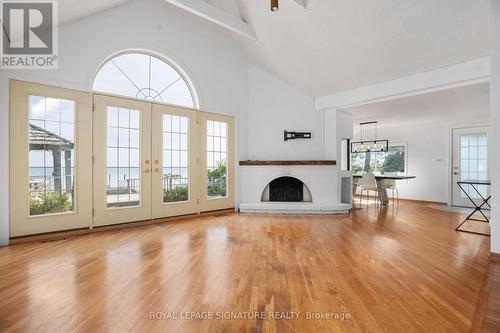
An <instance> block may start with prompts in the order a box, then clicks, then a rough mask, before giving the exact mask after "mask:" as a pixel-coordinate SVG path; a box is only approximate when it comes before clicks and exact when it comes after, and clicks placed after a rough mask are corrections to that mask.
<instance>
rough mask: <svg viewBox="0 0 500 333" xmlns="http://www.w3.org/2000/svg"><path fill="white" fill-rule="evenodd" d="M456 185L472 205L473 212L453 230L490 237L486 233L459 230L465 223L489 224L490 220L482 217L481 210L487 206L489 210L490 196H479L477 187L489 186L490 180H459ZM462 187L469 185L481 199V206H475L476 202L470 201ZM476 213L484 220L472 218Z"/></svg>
mask: <svg viewBox="0 0 500 333" xmlns="http://www.w3.org/2000/svg"><path fill="white" fill-rule="evenodd" d="M457 185H458V187H460V189H461V190H462V192H464V193H465V195H466V196H467V198H469V200H470V202H472V204H473V205H474V211H473V212H472V213H470V214H469V216H467V217H466V218H465V220H464V221H463V222H462V223H460V224H459V225H458V226H457V227H456V228H455V230H457V231H463V232H469V233H471V234H479V235H486V236H490V234H486V233H482V232H475V231H469V230H460V227H461V226H462V225H463V224H464V223H465V222H467V221H478V222H484V223H489V222H490V219H489V218H488V217H487V216H486V215H484V213H483V209H484V208H485V207H484V206H485V205H486V206H488V207H489V208H491V206H490V204H489V202H488V201H490V199H491V194H490V195H489V196H488V197H486V198H485V197H483V195H482V194H481V192H479V190H478V188H477V186H480V185H487V186H489V185H491V181H490V180H460V181H458V182H457ZM463 185H470V186H471V187H472V188H473V189H474V191H476V193H477V194H478V195H479V197H480V198H481V200H482V202H481V204H479V205H478V204H477V203H476V201H474V199H472V198H471V197H470V195H469V193H468V192H467V191H466V190H465V189H464V188H463V187H462V186H463ZM476 212H479V213H481V215H482V216H483V217H484V219H477V218H474V217H473V216H474V214H475V213H476Z"/></svg>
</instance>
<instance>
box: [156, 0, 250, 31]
mask: <svg viewBox="0 0 500 333" xmlns="http://www.w3.org/2000/svg"><path fill="white" fill-rule="evenodd" d="M165 1H166V2H168V3H170V4H172V5H174V6H176V7H179V8H181V9H184V10H186V11H188V12H190V13H192V14H195V15H197V16H199V17H201V18H204V19H206V20H208V21H210V22H212V23H215V24H217V25H219V26H221V27H223V28H226V29H228V30H230V31H232V32H235V33H237V34H239V35H241V36H243V37H246V38H248V39H251V40H253V41H256V40H257V36H256V35H255V32H254V30H253V28H252V27H251V26H250V24H248V23H246V22H245V21H243V20H242V19H241V18H239V17H236V16H233V15H231V14H229V13H226V12H224V11H222V10H220V9H219V8H217V7H215V6H213V5H211V4H209V3H207V2H205V1H200V0H165Z"/></svg>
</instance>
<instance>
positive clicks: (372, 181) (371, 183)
mask: <svg viewBox="0 0 500 333" xmlns="http://www.w3.org/2000/svg"><path fill="white" fill-rule="evenodd" d="M360 186H361V200H360V204H362V203H363V192H364V191H366V201H367V202H368V201H369V199H370V198H369V197H370V191H373V192H376V193H377V196H378V197H380V191H383V189H379V188H378V186H377V179H376V178H375V175H374V174H373V172H365V173H363V175H362V176H361V183H360ZM375 202H376V203H377V202H379V200H376V201H375Z"/></svg>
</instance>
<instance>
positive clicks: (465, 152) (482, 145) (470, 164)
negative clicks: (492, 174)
mask: <svg viewBox="0 0 500 333" xmlns="http://www.w3.org/2000/svg"><path fill="white" fill-rule="evenodd" d="M487 178H488V137H487V134H486V133H474V134H461V135H460V180H487ZM462 187H463V188H464V189H465V190H466V191H467V193H468V194H469V196H470V197H471V198H475V199H477V198H479V195H478V194H477V193H476V191H475V190H474V188H473V187H472V186H471V185H462ZM476 188H477V189H478V190H479V192H480V193H481V195H482V196H483V197H485V196H486V195H487V191H488V187H487V186H476ZM460 196H461V197H462V198H466V195H465V193H463V192H462V191H460Z"/></svg>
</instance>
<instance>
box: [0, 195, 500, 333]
mask: <svg viewBox="0 0 500 333" xmlns="http://www.w3.org/2000/svg"><path fill="white" fill-rule="evenodd" d="M462 217H463V216H462V215H459V214H454V213H450V212H445V211H440V210H435V209H432V208H429V207H427V204H419V203H409V202H401V204H400V205H399V206H398V207H396V206H388V207H382V208H380V207H374V206H370V207H368V208H367V207H365V208H364V209H362V210H357V211H355V212H353V213H351V214H350V215H344V216H298V215H294V216H283V215H278V216H276V215H256V214H235V213H230V214H224V215H222V216H216V217H201V218H193V219H189V220H184V221H178V222H172V223H164V224H158V225H149V226H143V227H137V228H129V229H123V230H113V231H109V232H101V233H95V234H89V235H83V236H78V237H74V238H71V239H68V240H62V241H54V242H46V243H41V242H36V243H35V242H33V243H25V244H17V245H13V246H10V247H5V248H0V331H2V332H14V331H17V332H52V331H57V332H71V331H74V332H123V331H132V332H156V331H162V332H205V331H217V332H242V331H249V332H329V331H332V332H339V331H345V332H357V331H360V332H367V331H370V332H379V331H385V332H417V331H418V332H420V331H421V332H467V331H469V330H470V329H471V328H474V329H476V330H479V331H480V330H481V329H482V328H483V327H484V325H485V323H486V325H489V326H488V327H485V330H490V329H492V328H493V331H494V329H495V327H498V326H495V325H496V324H495V323H498V318H499V317H498V316H499V314H498V308H496V311H497V312H496V314H495V312H488V310H487V308H488V301H485V292H487V293H488V295H489V296H491V295H492V293H494V294H498V293H499V292H500V290H499V288H496V289H492V288H488V290H487V291H485V289H484V288H483V286H484V283H485V281H488V276H489V275H488V273H490V274H493V273H492V272H491V269H492V266H489V265H488V258H489V241H490V240H489V238H488V237H486V236H481V235H475V234H468V233H460V232H455V231H454V230H453V229H454V227H455V226H456V225H457V223H458V222H459V221H460V219H461V218H462ZM499 271H500V269H496V268H495V272H496V274H498V272H499ZM494 276H495V278H494V279H496V280H495V281H496V282H498V280H499V279H498V276H497V275H494ZM492 281H493V280H491V279H490V285H489V286H490V287H491V282H492ZM495 281H493V282H495ZM488 295H486V296H488ZM496 300H497V301H498V295H497V296H496ZM478 305H479V306H478ZM478 309H479V310H478ZM481 309H483V310H484V311H483V310H481ZM183 311H186V312H195V311H200V312H204V314H206V313H207V312H209V313H212V315H213V316H214V317H216V316H217V312H223V311H227V312H230V311H234V312H237V311H242V312H252V313H253V312H256V311H259V312H265V316H266V318H263V319H261V318H251V319H246V320H245V319H233V320H231V319H226V320H218V319H206V320H201V319H181V318H177V319H171V318H170V319H168V318H164V319H151V318H150V312H155V313H158V312H165V313H167V312H172V313H173V314H172V313H167V314H166V315H169V316H174V315H175V316H177V317H180V316H181V314H180V313H181V312H183ZM271 312H286V314H288V315H289V316H292V315H293V316H296V314H292V313H291V312H300V314H298V316H299V318H290V319H273V318H270V314H271ZM306 312H317V313H318V312H323V315H326V313H333V312H334V313H343V314H345V316H347V315H348V316H349V318H348V319H343V320H340V319H324V318H323V319H306V318H305V317H306ZM157 315H158V314H157ZM240 315H245V314H240ZM334 315H335V314H334ZM337 315H338V314H337ZM275 317H276V315H275ZM485 317H488V318H489V319H488V320H485V319H484V318H485ZM216 318H217V317H216Z"/></svg>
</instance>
